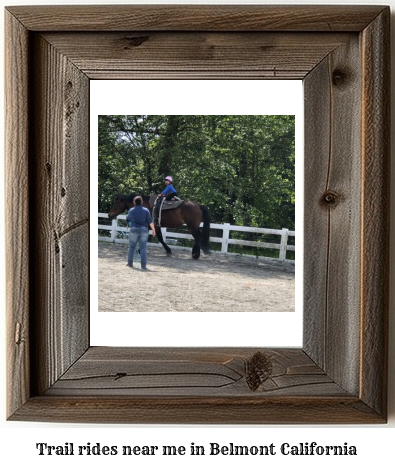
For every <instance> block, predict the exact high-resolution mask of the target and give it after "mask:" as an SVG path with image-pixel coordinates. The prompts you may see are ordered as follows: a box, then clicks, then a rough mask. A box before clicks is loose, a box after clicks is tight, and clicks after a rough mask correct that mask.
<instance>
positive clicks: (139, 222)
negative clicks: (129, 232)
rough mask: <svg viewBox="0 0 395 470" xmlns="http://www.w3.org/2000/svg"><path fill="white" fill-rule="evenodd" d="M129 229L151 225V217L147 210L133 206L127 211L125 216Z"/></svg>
mask: <svg viewBox="0 0 395 470" xmlns="http://www.w3.org/2000/svg"><path fill="white" fill-rule="evenodd" d="M126 220H127V221H128V226H129V227H132V228H133V227H145V228H148V227H147V225H149V224H152V217H151V214H150V213H149V210H148V209H146V208H145V207H143V206H134V207H132V208H131V209H129V212H128V215H127V216H126Z"/></svg>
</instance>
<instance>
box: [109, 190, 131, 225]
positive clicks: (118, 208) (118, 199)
mask: <svg viewBox="0 0 395 470" xmlns="http://www.w3.org/2000/svg"><path fill="white" fill-rule="evenodd" d="M127 208H128V207H127V204H126V200H125V198H124V197H122V196H121V195H120V194H118V195H117V196H115V199H114V203H113V205H112V206H111V209H110V211H109V213H108V218H109V219H110V220H112V219H115V218H116V217H117V216H118V215H119V214H122V212H124V211H125V210H126V209H127Z"/></svg>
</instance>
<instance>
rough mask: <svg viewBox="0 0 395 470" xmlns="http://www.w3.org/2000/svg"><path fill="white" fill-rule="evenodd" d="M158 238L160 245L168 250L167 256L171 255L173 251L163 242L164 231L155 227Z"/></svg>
mask: <svg viewBox="0 0 395 470" xmlns="http://www.w3.org/2000/svg"><path fill="white" fill-rule="evenodd" d="M155 232H156V236H157V237H158V240H159V243H161V245H162V246H163V248H164V249H165V250H166V253H167V256H170V255H171V249H170V248H169V247H168V246H167V245H166V243H165V241H164V240H163V235H162V230H161V229H160V227H157V226H155Z"/></svg>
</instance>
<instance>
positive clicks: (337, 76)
mask: <svg viewBox="0 0 395 470" xmlns="http://www.w3.org/2000/svg"><path fill="white" fill-rule="evenodd" d="M348 78H349V74H348V73H347V72H346V71H345V70H342V69H339V68H336V69H335V70H334V71H333V73H332V83H333V85H335V86H343V85H346V84H347V82H348Z"/></svg>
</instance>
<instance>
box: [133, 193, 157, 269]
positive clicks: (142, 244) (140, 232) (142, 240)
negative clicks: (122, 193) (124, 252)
mask: <svg viewBox="0 0 395 470" xmlns="http://www.w3.org/2000/svg"><path fill="white" fill-rule="evenodd" d="M142 202H143V198H142V197H141V196H136V197H135V198H134V199H133V203H134V207H132V208H131V209H129V212H128V215H127V216H126V220H127V222H128V225H129V227H130V231H129V250H128V264H127V266H129V267H130V268H132V267H133V257H134V250H135V249H136V246H137V243H138V244H139V249H140V256H141V269H143V270H147V260H148V255H147V242H148V235H149V231H148V226H149V227H151V230H152V236H153V237H154V236H155V227H154V224H153V222H152V217H151V214H150V213H149V210H148V209H146V208H145V207H143V206H142Z"/></svg>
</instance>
